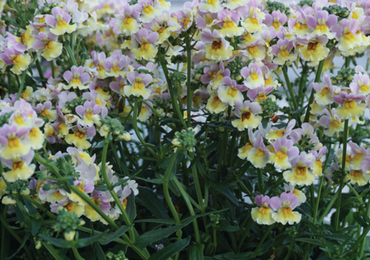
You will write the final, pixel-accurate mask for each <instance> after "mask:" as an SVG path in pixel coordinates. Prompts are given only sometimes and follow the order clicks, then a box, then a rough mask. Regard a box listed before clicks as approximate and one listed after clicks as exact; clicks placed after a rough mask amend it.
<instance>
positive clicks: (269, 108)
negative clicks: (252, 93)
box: [261, 98, 279, 114]
mask: <svg viewBox="0 0 370 260" xmlns="http://www.w3.org/2000/svg"><path fill="white" fill-rule="evenodd" d="M261 106H262V108H263V110H264V111H266V112H267V113H268V114H272V113H274V112H276V111H278V109H279V106H278V105H277V104H276V101H273V100H272V98H268V99H266V100H262V102H261Z"/></svg>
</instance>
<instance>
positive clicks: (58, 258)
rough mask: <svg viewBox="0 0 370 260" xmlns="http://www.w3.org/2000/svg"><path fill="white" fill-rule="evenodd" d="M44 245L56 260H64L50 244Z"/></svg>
mask: <svg viewBox="0 0 370 260" xmlns="http://www.w3.org/2000/svg"><path fill="white" fill-rule="evenodd" d="M42 245H43V246H44V247H45V248H46V249H47V250H48V251H49V253H50V254H51V255H52V256H53V257H54V259H55V260H63V258H61V257H60V256H59V254H60V253H59V252H58V251H57V250H56V249H55V248H54V247H53V245H52V244H50V243H49V242H43V243H42Z"/></svg>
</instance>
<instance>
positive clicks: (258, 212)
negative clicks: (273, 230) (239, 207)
mask: <svg viewBox="0 0 370 260" xmlns="http://www.w3.org/2000/svg"><path fill="white" fill-rule="evenodd" d="M254 202H255V203H256V204H257V205H258V206H259V207H257V208H253V209H252V212H251V216H252V219H253V220H254V221H255V222H257V223H258V224H260V225H271V224H274V223H275V221H274V220H273V219H272V210H271V206H270V197H268V196H263V195H257V196H256V197H255V198H254Z"/></svg>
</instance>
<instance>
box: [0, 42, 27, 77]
mask: <svg viewBox="0 0 370 260" xmlns="http://www.w3.org/2000/svg"><path fill="white" fill-rule="evenodd" d="M0 59H1V60H3V61H4V62H5V63H6V64H7V65H13V67H12V68H11V69H10V70H11V71H12V72H13V73H14V74H17V75H19V74H21V73H22V72H23V71H25V70H26V69H28V65H30V63H31V56H30V55H29V54H28V53H26V54H24V53H23V52H19V51H17V50H15V49H14V48H7V49H5V51H4V53H2V54H0Z"/></svg>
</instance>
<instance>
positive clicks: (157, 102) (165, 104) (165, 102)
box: [152, 97, 171, 110]
mask: <svg viewBox="0 0 370 260" xmlns="http://www.w3.org/2000/svg"><path fill="white" fill-rule="evenodd" d="M152 102H153V107H154V108H157V107H160V108H162V109H163V110H166V108H170V106H171V99H163V98H158V97H155V98H154V100H152Z"/></svg>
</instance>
